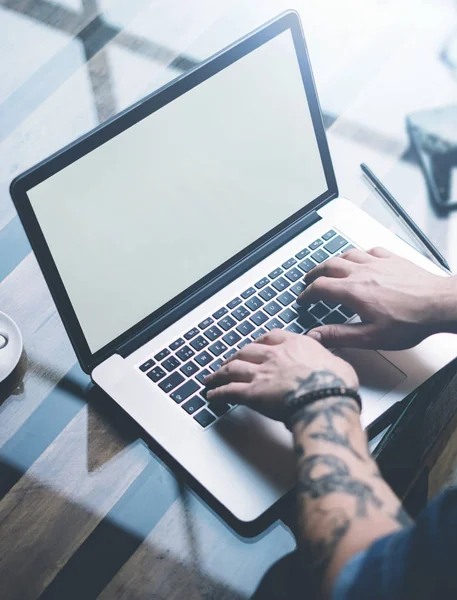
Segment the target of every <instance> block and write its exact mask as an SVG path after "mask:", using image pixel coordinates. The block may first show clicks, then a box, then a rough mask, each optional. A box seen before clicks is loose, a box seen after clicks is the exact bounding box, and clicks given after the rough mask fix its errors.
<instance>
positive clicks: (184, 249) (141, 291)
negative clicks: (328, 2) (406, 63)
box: [28, 31, 327, 352]
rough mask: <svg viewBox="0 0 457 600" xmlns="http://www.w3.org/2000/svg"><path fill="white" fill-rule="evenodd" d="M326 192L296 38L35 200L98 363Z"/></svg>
mask: <svg viewBox="0 0 457 600" xmlns="http://www.w3.org/2000/svg"><path fill="white" fill-rule="evenodd" d="M326 190H327V182H326V179H325V174H324V169H323V165H322V161H321V158H320V154H319V149H318V145H317V141H316V137H315V133H314V129H313V124H312V121H311V115H310V111H309V107H308V103H307V100H306V95H305V91H304V86H303V82H302V78H301V74H300V70H299V65H298V60H297V57H296V54H295V49H294V45H293V41H292V36H291V33H290V32H289V31H286V32H284V33H282V34H280V35H279V36H277V37H276V38H273V39H272V40H271V41H269V42H267V43H265V44H264V45H263V46H261V47H260V48H258V49H256V50H254V51H253V52H251V53H250V54H248V55H247V56H245V57H244V58H241V59H240V60H239V61H237V62H236V63H234V64H232V65H231V66H229V67H227V68H226V69H224V70H223V71H221V72H219V73H218V74H217V75H215V76H213V77H211V78H210V79H208V80H207V81H205V82H203V83H202V84H200V85H198V86H196V87H195V88H193V89H192V90H190V91H189V92H187V93H185V94H184V95H183V96H181V97H179V98H177V99H176V100H174V101H172V102H171V103H169V104H168V105H166V106H164V107H163V108H161V109H159V110H158V111H157V112H155V113H153V114H152V115H150V116H149V117H146V118H145V119H143V120H142V121H140V122H138V123H137V124H135V125H133V126H132V127H130V128H129V129H127V130H126V131H124V132H123V133H121V134H120V135H118V136H117V137H115V138H113V139H112V140H110V141H108V142H106V143H105V144H103V145H102V146H100V147H99V148H97V149H96V150H94V151H92V152H90V153H89V154H87V155H86V156H84V157H83V158H81V159H79V160H77V161H76V162H74V163H73V164H71V165H69V166H68V167H66V168H64V169H63V170H61V171H60V172H58V173H57V174H55V175H54V176H52V177H50V178H49V179H47V180H46V181H44V182H43V183H40V184H39V185H37V186H36V187H34V188H32V189H31V190H30V191H29V192H28V195H29V199H30V202H31V204H32V207H33V209H34V211H35V214H36V217H37V219H38V222H39V224H40V226H41V228H42V230H43V233H44V236H45V238H46V240H47V243H48V245H49V247H50V250H51V253H52V255H53V258H54V261H55V263H56V265H57V268H58V270H59V272H60V275H61V277H62V280H63V283H64V285H65V288H66V290H67V293H68V295H69V297H70V300H71V302H72V304H73V307H74V310H75V312H76V315H77V317H78V320H79V322H80V325H81V327H82V329H83V332H84V335H85V337H86V339H87V342H88V344H89V347H90V350H91V351H92V352H96V351H97V350H99V349H100V348H102V347H103V346H105V345H106V344H107V343H109V342H110V341H112V340H113V339H115V338H116V337H117V336H119V335H121V334H122V333H123V332H124V331H126V330H127V329H129V328H130V327H132V326H133V325H135V324H136V323H138V322H139V321H140V320H141V319H143V318H144V317H146V316H147V315H149V314H150V313H152V312H153V311H155V310H156V309H158V308H159V307H160V306H162V305H163V304H165V303H166V302H167V301H169V300H171V299H172V298H174V297H175V296H176V295H178V294H179V293H180V292H182V291H184V290H185V289H187V288H188V287H189V286H191V285H192V284H193V283H195V282H196V281H197V280H199V279H201V278H202V277H204V276H205V275H206V274H208V273H209V272H211V271H212V270H214V269H215V268H217V267H218V266H219V265H220V264H221V263H223V262H225V261H226V260H228V259H229V258H231V257H232V256H233V255H235V254H236V253H237V252H239V251H240V250H242V249H243V248H245V247H246V246H248V245H249V244H251V243H252V242H254V241H255V240H256V239H258V238H259V237H261V236H262V235H264V234H265V233H267V232H268V231H269V230H271V229H273V228H274V227H276V226H277V225H278V224H279V223H281V222H282V221H284V220H285V219H287V218H288V217H289V216H290V215H292V214H293V213H295V212H297V211H298V210H299V209H301V208H302V207H303V206H305V205H306V204H308V203H309V202H311V201H313V200H314V199H315V198H317V197H318V196H320V195H321V194H323V193H324V192H325V191H326Z"/></svg>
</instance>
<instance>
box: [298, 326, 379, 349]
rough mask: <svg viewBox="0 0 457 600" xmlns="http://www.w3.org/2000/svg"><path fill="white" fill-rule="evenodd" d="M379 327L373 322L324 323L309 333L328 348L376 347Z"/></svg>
mask: <svg viewBox="0 0 457 600" xmlns="http://www.w3.org/2000/svg"><path fill="white" fill-rule="evenodd" d="M376 333H377V328H376V326H375V325H374V324H372V323H352V324H349V325H324V326H322V327H316V328H315V329H312V330H311V331H310V332H309V333H308V335H309V336H310V337H312V338H314V339H315V340H317V341H318V342H320V343H321V344H323V345H324V346H327V347H328V348H376V345H377V340H376Z"/></svg>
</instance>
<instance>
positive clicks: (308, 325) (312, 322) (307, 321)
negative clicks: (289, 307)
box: [297, 311, 319, 331]
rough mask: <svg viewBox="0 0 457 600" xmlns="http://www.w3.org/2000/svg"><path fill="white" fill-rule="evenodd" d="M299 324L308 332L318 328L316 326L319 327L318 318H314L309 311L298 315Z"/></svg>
mask: <svg viewBox="0 0 457 600" xmlns="http://www.w3.org/2000/svg"><path fill="white" fill-rule="evenodd" d="M297 322H298V324H299V325H300V326H301V327H303V329H305V330H306V331H308V330H309V329H312V328H313V327H316V325H319V321H317V319H316V317H314V315H312V314H310V313H309V312H308V311H304V312H302V313H298V319H297Z"/></svg>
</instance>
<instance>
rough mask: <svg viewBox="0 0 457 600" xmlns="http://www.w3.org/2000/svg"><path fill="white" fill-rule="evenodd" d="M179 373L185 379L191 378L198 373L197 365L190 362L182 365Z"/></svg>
mask: <svg viewBox="0 0 457 600" xmlns="http://www.w3.org/2000/svg"><path fill="white" fill-rule="evenodd" d="M179 370H180V371H181V373H184V375H186V376H187V377H191V376H192V375H194V374H195V373H196V372H197V371H198V367H197V365H196V364H195V363H194V362H192V361H191V360H190V361H189V362H188V363H186V364H185V365H183V366H182V367H181V368H180V369H179Z"/></svg>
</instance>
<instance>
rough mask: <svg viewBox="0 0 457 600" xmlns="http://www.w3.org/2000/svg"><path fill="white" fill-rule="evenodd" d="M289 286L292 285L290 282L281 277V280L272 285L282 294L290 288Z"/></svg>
mask: <svg viewBox="0 0 457 600" xmlns="http://www.w3.org/2000/svg"><path fill="white" fill-rule="evenodd" d="M289 285H290V282H289V281H287V279H284V277H280V278H279V279H276V280H275V281H273V283H272V286H273V287H274V288H275V290H278V292H282V291H283V290H285V289H286V288H288V287H289Z"/></svg>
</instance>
